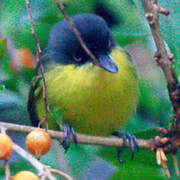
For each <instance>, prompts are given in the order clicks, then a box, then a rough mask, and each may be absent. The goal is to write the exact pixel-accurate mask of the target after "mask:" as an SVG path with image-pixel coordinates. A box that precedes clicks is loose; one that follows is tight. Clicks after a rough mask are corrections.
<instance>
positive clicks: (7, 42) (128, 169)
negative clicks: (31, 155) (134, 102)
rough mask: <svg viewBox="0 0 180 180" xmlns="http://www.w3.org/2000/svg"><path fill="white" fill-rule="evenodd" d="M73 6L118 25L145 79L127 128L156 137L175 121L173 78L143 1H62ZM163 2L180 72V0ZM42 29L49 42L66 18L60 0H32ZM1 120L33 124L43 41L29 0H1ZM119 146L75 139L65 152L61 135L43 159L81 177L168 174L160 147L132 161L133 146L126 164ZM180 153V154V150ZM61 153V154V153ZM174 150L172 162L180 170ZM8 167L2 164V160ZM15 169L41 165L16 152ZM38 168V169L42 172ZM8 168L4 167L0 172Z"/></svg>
mask: <svg viewBox="0 0 180 180" xmlns="http://www.w3.org/2000/svg"><path fill="white" fill-rule="evenodd" d="M62 1H63V3H64V7H65V11H66V12H67V13H68V14H69V15H70V16H73V15H75V14H79V13H95V14H98V15H100V16H102V17H103V18H104V19H105V20H106V21H107V23H108V25H109V26H110V27H111V30H112V32H113V35H114V37H115V39H116V41H117V42H118V44H119V45H120V46H122V47H123V48H125V49H126V50H127V51H128V52H129V54H130V55H131V57H132V60H133V64H134V67H135V69H136V71H137V74H138V79H139V89H140V90H139V91H140V92H139V103H138V108H137V112H136V113H135V114H134V115H133V116H132V117H131V119H129V121H128V123H127V124H126V125H125V126H124V127H123V130H125V131H126V132H129V133H134V134H135V135H136V136H137V137H138V138H150V137H154V136H155V135H156V134H157V133H156V131H155V129H156V127H157V126H160V127H165V128H168V127H169V124H170V121H171V115H172V107H171V104H170V103H169V98H168V93H167V88H166V81H165V79H164V75H163V73H162V72H161V69H160V68H159V67H158V66H157V65H156V62H155V61H154V60H153V59H152V56H153V54H154V53H155V52H156V48H155V46H154V42H153V39H152V37H151V34H150V29H149V27H148V24H147V22H146V20H145V19H144V16H143V8H142V5H141V2H140V0H121V1H120V0H62ZM159 5H160V6H162V7H164V8H167V9H168V10H170V15H169V17H168V18H167V17H165V16H163V15H161V16H160V25H161V30H162V35H163V38H164V40H165V44H166V47H167V50H168V52H169V53H170V52H171V53H173V54H174V57H175V58H174V60H175V62H174V67H173V68H174V70H175V72H176V74H177V75H178V76H179V75H180V68H179V66H180V64H179V62H178V61H177V60H178V59H179V58H180V49H179V48H180V23H179V21H178V17H179V15H180V2H179V1H178V0H173V1H171V0H161V1H160V2H159ZM30 7H31V11H32V15H33V21H34V26H35V31H36V33H37V36H38V39H39V42H40V46H41V48H42V49H44V48H45V47H46V45H47V41H48V36H49V31H50V29H51V28H52V26H53V25H54V24H55V23H56V22H58V21H59V20H61V19H63V14H62V13H61V12H60V11H59V9H58V8H57V6H56V3H55V1H53V0H31V1H30ZM0 12H1V13H0V121H3V122H11V123H17V124H24V125H31V124H30V121H29V118H28V114H27V110H26V109H27V108H26V104H27V97H28V90H29V86H30V83H31V79H32V77H33V75H34V69H35V67H36V61H35V56H36V48H35V43H34V39H33V36H32V34H31V27H30V22H29V19H28V15H27V10H26V5H25V2H24V0H1V1H0ZM10 136H11V137H12V138H13V140H14V141H15V142H16V143H18V144H20V145H21V146H22V147H24V135H22V134H18V133H17V134H15V133H11V134H10ZM116 153H117V152H116V148H111V147H98V146H85V145H78V146H74V145H72V146H71V148H70V150H69V151H68V152H67V153H66V154H64V150H63V149H62V147H61V146H60V145H59V144H58V143H57V142H56V141H54V143H53V148H52V149H51V151H50V152H49V153H48V154H47V155H45V157H43V158H42V159H41V161H42V162H43V163H46V164H48V165H51V166H53V167H55V168H59V169H61V170H63V171H64V172H67V173H68V174H70V175H71V176H72V177H74V179H78V180H86V179H88V180H94V179H98V180H101V179H102V180H104V179H131V178H133V179H145V178H146V179H152V178H153V179H166V177H165V176H164V175H163V173H162V169H161V168H160V167H158V166H157V165H156V159H155V156H154V154H153V153H149V152H148V151H146V150H141V151H140V152H138V153H136V154H135V158H134V160H133V161H130V151H129V150H128V149H125V150H124V151H123V155H122V158H123V160H124V163H123V164H119V162H118V159H117V157H116ZM179 157H180V156H179ZM57 159H58V160H57ZM171 159H172V158H171V157H169V162H168V163H169V164H168V165H169V167H170V171H171V173H172V175H173V176H172V179H177V178H176V177H175V175H174V168H173V166H172V161H171ZM0 166H1V167H2V164H0ZM10 167H11V171H12V174H15V173H16V172H17V171H19V170H22V169H30V170H32V171H35V170H34V169H33V168H32V167H31V166H30V165H29V164H28V163H27V162H26V161H24V160H23V159H21V158H20V157H19V156H17V155H16V154H15V153H13V156H12V157H11V158H10ZM35 172H36V171H35ZM3 175H4V170H3V168H0V179H3Z"/></svg>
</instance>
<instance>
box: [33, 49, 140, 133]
mask: <svg viewBox="0 0 180 180" xmlns="http://www.w3.org/2000/svg"><path fill="white" fill-rule="evenodd" d="M111 56H112V59H113V60H114V62H115V63H116V64H117V66H118V68H119V71H118V73H116V74H113V73H109V72H107V71H105V70H103V69H102V68H100V67H96V66H94V65H93V64H90V63H88V64H86V65H83V66H80V67H76V66H74V65H64V66H58V67H56V68H55V69H54V70H51V71H50V72H48V73H47V75H46V84H47V97H48V104H50V105H53V106H55V107H56V108H57V109H62V110H63V121H64V122H68V123H69V124H71V125H72V126H73V128H74V129H75V131H76V132H80V133H85V134H92V135H108V134H110V133H112V132H113V131H115V130H119V129H120V128H121V127H122V125H123V124H124V123H125V122H126V121H127V120H128V118H129V117H130V116H131V114H132V112H133V110H135V107H136V101H137V79H136V74H135V71H134V69H133V67H132V65H131V62H130V61H129V59H128V56H127V55H126V53H125V52H124V51H123V50H122V49H121V48H119V47H117V48H115V49H114V50H113V52H112V54H111ZM36 93H37V94H38V91H37V92H36ZM41 97H42V96H41ZM36 108H37V112H38V116H39V118H40V119H42V118H43V113H44V111H43V103H42V99H41V101H40V100H39V99H37V101H36ZM40 109H41V110H40ZM48 119H49V124H50V125H49V126H50V127H51V128H54V127H55V123H54V121H55V120H53V119H52V117H51V116H50V115H49V118H48Z"/></svg>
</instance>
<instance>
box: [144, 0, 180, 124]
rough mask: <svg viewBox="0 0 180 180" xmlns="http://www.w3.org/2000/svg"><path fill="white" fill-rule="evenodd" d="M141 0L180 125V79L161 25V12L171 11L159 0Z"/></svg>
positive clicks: (157, 58)
mask: <svg viewBox="0 0 180 180" xmlns="http://www.w3.org/2000/svg"><path fill="white" fill-rule="evenodd" d="M141 1H142V4H143V6H144V10H145V17H146V19H147V21H148V23H149V26H150V29H151V32H152V36H153V39H154V42H155V44H156V47H157V53H156V54H155V56H154V58H155V59H156V61H157V63H158V65H159V66H160V67H161V69H162V71H163V72H164V75H165V78H166V81H167V85H168V91H169V96H170V100H171V103H172V106H173V109H174V121H175V123H174V124H175V127H180V103H179V102H177V100H176V95H177V93H179V92H177V89H178V86H179V81H178V79H177V77H176V75H175V73H174V71H173V68H172V62H173V61H172V55H168V53H167V50H166V48H165V44H164V40H163V38H162V35H161V31H160V26H159V14H160V13H162V14H164V15H168V14H169V11H168V10H166V9H164V8H161V7H159V6H158V5H157V2H158V0H154V1H149V0H141ZM178 95H179V94H178Z"/></svg>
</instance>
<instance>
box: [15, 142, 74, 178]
mask: <svg viewBox="0 0 180 180" xmlns="http://www.w3.org/2000/svg"><path fill="white" fill-rule="evenodd" d="M13 150H14V151H15V152H16V153H17V154H19V155H20V156H21V157H23V158H24V159H26V160H27V161H28V162H29V163H30V164H31V165H32V166H33V167H34V168H36V170H37V171H38V172H39V176H40V177H41V178H44V179H46V178H48V179H49V180H56V178H55V177H54V176H53V175H52V173H54V169H52V168H51V167H49V166H46V165H44V164H42V163H41V162H40V161H38V160H37V159H36V158H34V157H33V156H32V155H31V154H29V153H28V152H26V151H25V150H24V149H23V148H21V147H20V146H18V145H17V144H15V143H13ZM56 171H58V172H59V175H60V176H61V177H65V178H66V179H67V180H73V179H72V178H71V177H70V176H69V175H67V174H65V173H63V172H61V171H59V170H56Z"/></svg>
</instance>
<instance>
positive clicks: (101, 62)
mask: <svg viewBox="0 0 180 180" xmlns="http://www.w3.org/2000/svg"><path fill="white" fill-rule="evenodd" d="M97 65H98V66H99V67H101V68H103V69H104V70H106V71H108V72H111V73H117V72H118V67H117V65H116V64H115V62H114V61H113V60H112V59H111V57H110V56H108V55H101V56H100V57H99V58H98V64H97Z"/></svg>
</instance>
